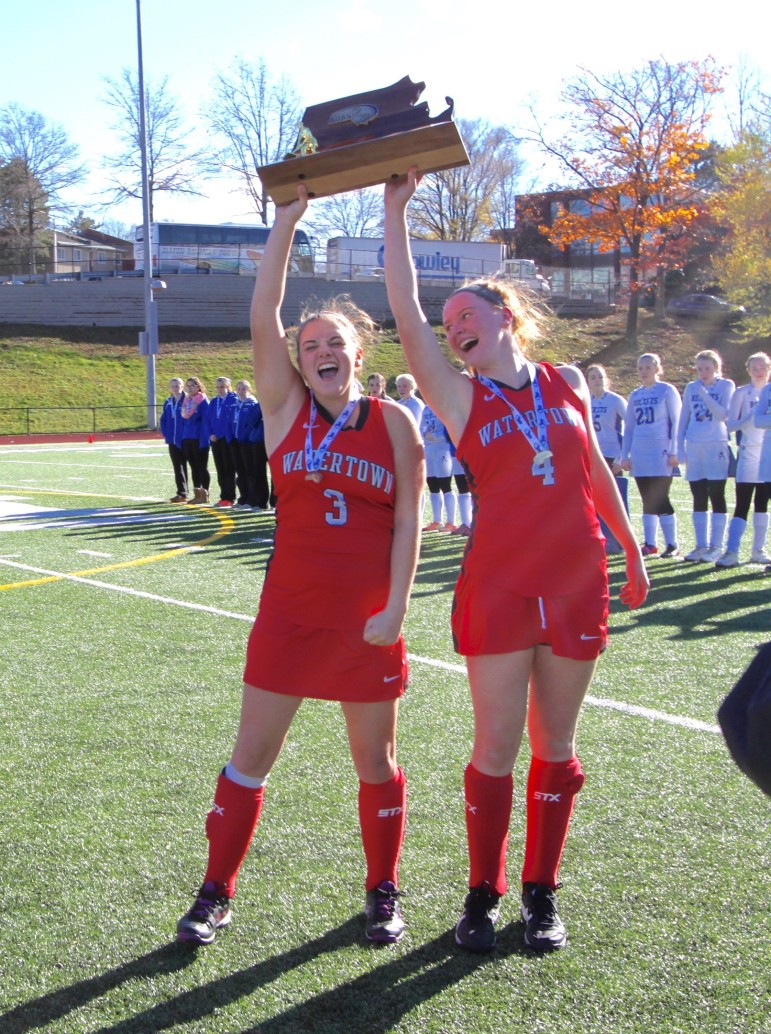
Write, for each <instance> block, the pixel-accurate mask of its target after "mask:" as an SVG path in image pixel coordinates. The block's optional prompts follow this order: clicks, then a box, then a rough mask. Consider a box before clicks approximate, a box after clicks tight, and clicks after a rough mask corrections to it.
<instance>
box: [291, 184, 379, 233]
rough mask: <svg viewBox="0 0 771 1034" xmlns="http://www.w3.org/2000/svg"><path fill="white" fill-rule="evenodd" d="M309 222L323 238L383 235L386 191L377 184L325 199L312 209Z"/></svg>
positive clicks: (312, 228)
mask: <svg viewBox="0 0 771 1034" xmlns="http://www.w3.org/2000/svg"><path fill="white" fill-rule="evenodd" d="M305 224H306V226H307V227H308V229H309V230H310V231H311V232H312V233H313V234H314V235H315V236H316V237H318V238H319V239H320V240H328V239H329V238H330V237H379V236H382V234H383V191H382V189H380V188H379V187H375V188H367V189H365V190H351V191H348V193H346V194H334V195H333V196H332V197H326V198H321V199H319V200H318V201H314V202H313V204H312V206H311V207H310V208H309V210H308V214H307V216H306V219H305Z"/></svg>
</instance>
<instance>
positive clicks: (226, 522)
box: [0, 493, 236, 592]
mask: <svg viewBox="0 0 771 1034" xmlns="http://www.w3.org/2000/svg"><path fill="white" fill-rule="evenodd" d="M84 494H85V493H84ZM208 512H210V513H211V514H213V515H214V516H215V517H216V518H217V520H218V521H219V522H220V525H221V527H220V528H219V530H218V531H215V532H214V534H213V535H209V536H208V537H207V538H205V539H201V541H200V542H195V543H193V545H191V546H180V548H179V549H169V550H167V551H166V552H165V553H157V554H156V555H155V556H148V557H138V558H137V559H136V560H123V561H121V562H120V563H118V564H107V565H106V566H105V567H91V568H89V569H88V570H87V571H71V572H70V573H69V574H56V575H46V576H45V577H44V578H32V579H29V580H28V581H24V582H9V583H8V584H7V585H0V592H3V591H4V590H6V589H24V588H27V587H28V586H32V585H47V584H50V583H51V582H61V581H66V580H67V578H89V577H91V576H92V575H95V574H104V573H105V572H107V571H119V570H121V569H122V568H126V567H141V566H142V565H143V564H155V563H157V562H158V561H159V560H170V559H171V558H173V557H177V556H183V555H184V554H185V553H191V552H193V551H195V550H198V549H201V548H203V547H204V546H209V545H211V543H212V542H216V541H217V540H218V539H221V538H224V536H225V535H229V534H230V533H231V531H233V529H234V528H235V526H236V522H235V521H234V520H233V518H232V517H230V516H229V515H228V514H224V513H220V512H219V511H218V510H214V509H211V510H208ZM0 562H1V561H0Z"/></svg>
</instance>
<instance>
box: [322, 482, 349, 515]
mask: <svg viewBox="0 0 771 1034" xmlns="http://www.w3.org/2000/svg"><path fill="white" fill-rule="evenodd" d="M324 495H325V496H326V498H327V499H331V501H332V507H333V508H332V510H328V511H327V512H326V513H325V514H324V520H325V521H326V522H327V524H347V522H348V507H347V505H346V502H345V496H344V495H343V493H342V492H338V491H337V490H336V489H334V488H327V489H326V490H325V491H324Z"/></svg>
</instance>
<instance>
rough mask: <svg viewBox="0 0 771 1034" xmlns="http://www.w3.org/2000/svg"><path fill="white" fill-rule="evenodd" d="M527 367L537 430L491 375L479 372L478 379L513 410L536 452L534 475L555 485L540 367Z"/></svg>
mask: <svg viewBox="0 0 771 1034" xmlns="http://www.w3.org/2000/svg"><path fill="white" fill-rule="evenodd" d="M527 369H528V372H529V374H530V386H531V388H532V392H533V409H534V411H535V427H536V430H535V431H534V430H533V428H532V427H530V425H529V424H528V422H527V421H526V420H525V418H524V417H523V416H522V414H521V413H520V411H519V410H518V409H517V407H516V406H514V405H513V404H512V403H511V402H510V401H509V400H508V399H507V398H506V396H505V395H504V394H503V392H502V391H501V389H500V388H499V387H498V385H497V384H496V383H495V381H491V380H490V378H489V377H485V376H484V375H483V374H477V380H478V381H479V382H480V383H481V384H484V386H485V387H486V388H487V390H488V391H490V392H492V393H493V395H495V396H496V397H497V398H499V399H500V400H501V402H504V403H505V404H506V405H507V406H508V408H509V409H510V410H511V415H512V416H513V417H514V423H515V424H516V425H517V430H518V431H521V432H522V434H523V435H524V436H525V438H526V439H527V441H528V443H529V445H530V446H531V448H532V450H533V452H534V454H535V455H534V456H533V466H532V468H531V471H530V472H531V474H532V475H533V477H542V478H543V483H544V485H553V484H554V464H553V463H550V462H549V461H550V460H551V458H552V456H553V455H554V453H553V452H552V451H551V449H550V448H549V423H548V420H547V417H546V407H545V406H544V404H543V395H542V394H541V386H540V384H539V383H538V368H537V367H535V366H533V365H532V364H531V363H528V364H527Z"/></svg>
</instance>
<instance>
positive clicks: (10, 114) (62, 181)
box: [0, 104, 86, 210]
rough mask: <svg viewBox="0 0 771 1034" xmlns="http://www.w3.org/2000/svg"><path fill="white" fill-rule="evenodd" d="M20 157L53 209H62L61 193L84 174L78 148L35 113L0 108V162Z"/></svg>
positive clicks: (12, 105) (59, 128)
mask: <svg viewBox="0 0 771 1034" xmlns="http://www.w3.org/2000/svg"><path fill="white" fill-rule="evenodd" d="M14 158H20V159H21V160H22V161H23V162H24V163H25V165H26V167H27V169H28V171H29V173H30V175H31V176H33V177H34V178H35V179H36V180H37V181H38V182H39V183H40V185H41V187H42V188H43V190H44V191H45V193H46V194H47V197H48V204H49V205H50V206H51V208H53V209H59V210H66V208H67V207H68V206H67V205H66V204H65V202H64V201H63V200H62V197H61V192H62V191H63V190H64V189H65V188H67V187H73V186H76V185H77V184H78V183H80V182H82V180H83V179H84V178H85V175H86V168H85V166H84V165H81V164H80V163H79V162H78V148H77V146H76V145H75V144H73V143H70V140H69V138H68V137H67V134H66V133H65V131H64V129H63V128H62V127H61V126H58V125H48V124H47V123H46V120H45V119H44V118H43V116H42V115H41V114H39V112H37V111H25V110H24V109H23V108H21V107H19V105H18V104H8V105H6V107H4V108H0V161H3V162H10V161H12V160H13V159H14Z"/></svg>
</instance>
